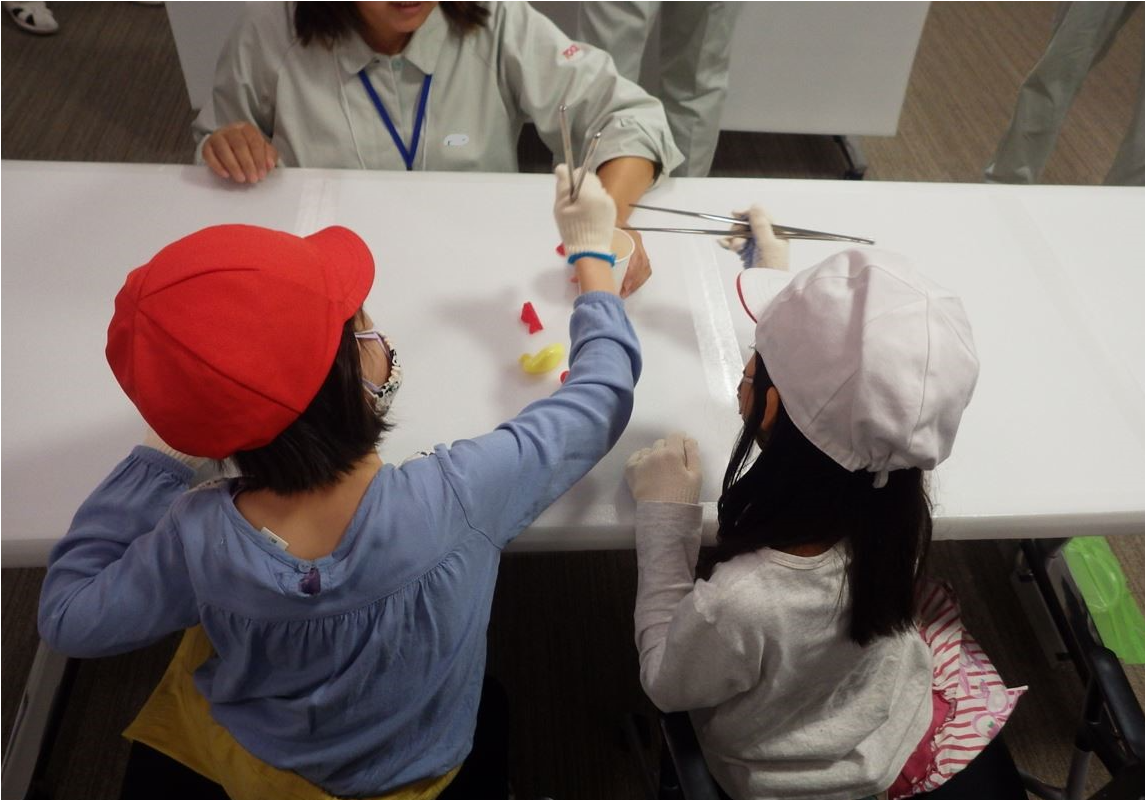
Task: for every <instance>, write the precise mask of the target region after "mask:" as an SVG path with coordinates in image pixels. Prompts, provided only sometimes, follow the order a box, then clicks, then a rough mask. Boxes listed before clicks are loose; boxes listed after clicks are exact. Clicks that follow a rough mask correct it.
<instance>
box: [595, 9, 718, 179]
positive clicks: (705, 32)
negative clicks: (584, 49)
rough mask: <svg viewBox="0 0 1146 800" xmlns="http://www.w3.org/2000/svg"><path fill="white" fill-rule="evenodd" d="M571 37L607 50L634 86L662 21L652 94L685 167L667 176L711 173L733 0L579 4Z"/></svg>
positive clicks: (701, 175) (682, 166) (622, 73)
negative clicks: (660, 104) (574, 35)
mask: <svg viewBox="0 0 1146 800" xmlns="http://www.w3.org/2000/svg"><path fill="white" fill-rule="evenodd" d="M578 6H579V8H578V16H577V38H579V39H581V40H582V41H584V42H586V43H588V44H591V45H593V46H595V47H599V48H601V49H602V50H606V51H608V53H609V54H610V55H612V56H613V61H614V62H616V64H617V71H618V72H620V73H621V75H623V76H625V77H626V78H628V79H629V80H631V81H633V82H636V81H637V80H638V78H639V77H640V73H641V59H642V57H643V56H644V52H645V46H646V44H647V43H648V39H649V35H650V33H651V31H652V27H653V22H654V21H655V19H656V18H657V17H658V16H659V17H660V42H659V48H658V52H657V55H658V58H659V61H660V71H659V73H658V75H657V85H656V86H655V87H653V88H652V92H653V94H654V95H656V96H657V97H658V98H660V100H661V102H663V103H664V106H665V114H666V115H667V116H668V122H669V127H670V128H671V129H672V136H673V140H674V141H675V142H676V145H677V147H679V148H680V150H681V152H682V153H683V154H684V163H683V164H681V166H680V168H679V169H677V170H676V171H675V172H674V173H673V174H675V175H679V176H688V177H703V176H705V175H707V174H708V171H709V169H711V168H712V157H713V156H714V155H715V154H716V141H717V139H718V138H719V136H720V114H721V110H722V109H723V108H724V97H725V95H726V94H727V93H728V62H729V59H730V58H731V54H732V48H731V43H732V31H733V29H734V28H735V26H736V17H737V16H738V15H739V14H740V4H739V3H692V2H680V3H660V2H639V3H618V2H608V3H579V4H578Z"/></svg>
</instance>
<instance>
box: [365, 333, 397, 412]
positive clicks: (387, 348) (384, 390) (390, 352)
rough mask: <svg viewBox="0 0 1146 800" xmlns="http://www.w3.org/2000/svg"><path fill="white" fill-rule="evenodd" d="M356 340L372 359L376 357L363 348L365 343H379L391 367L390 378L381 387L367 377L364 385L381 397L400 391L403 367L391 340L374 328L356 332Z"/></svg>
mask: <svg viewBox="0 0 1146 800" xmlns="http://www.w3.org/2000/svg"><path fill="white" fill-rule="evenodd" d="M354 338H355V339H357V340H358V347H359V349H360V350H363V351H364V352H366V353H367V354H369V357H370V358H374V357H376V356H375V355H374V354H373V353H371V352H370V349H368V348H366V347H364V346H363V342H370V341H373V342H377V343H378V344H379V345H380V346H381V348H382V354H383V355H384V356H385V357H386V363H387V364H388V365H389V367H390V376H389V377H388V378H387V379H386V382H385V383H384V384H382V385H381V386H379V385H378V384H376V383H373V382H371V381H369V380H367V379H366V377H365V376H363V378H362V385H363V386H365V387H366V388H367V389H369V390H370V392H371V394H374V395H377V396H379V397H386V396H388V395H392V394H394V392H396V391H398V387H399V386H401V385H402V367H401V365H400V364H399V363H398V351H397V350H395V349H394V348H393V347H392V346H391V344H390V340H389V339H387V338H386V337H385V336H383V335H382V334H381V333H380V332H378V331H376V330H374V329H373V328H372V329H370V330H368V331H355V332H354Z"/></svg>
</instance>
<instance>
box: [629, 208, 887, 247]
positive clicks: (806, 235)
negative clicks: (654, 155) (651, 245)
mask: <svg viewBox="0 0 1146 800" xmlns="http://www.w3.org/2000/svg"><path fill="white" fill-rule="evenodd" d="M630 205H631V206H632V207H633V208H643V209H644V210H646V211H664V212H667V213H669V214H683V215H684V216H686V217H699V218H701V219H710V220H713V221H714V222H727V223H729V224H731V225H743V226H745V227H747V225H748V220H747V219H739V218H737V217H727V216H724V215H723V214H702V213H700V212H697V211H682V210H680V209H678V208H660V207H659V206H645V205H641V204H639V203H630ZM623 228H624V229H625V230H627V231H641V232H646V231H647V232H653V233H699V234H704V235H708V236H735V235H736V234H735V233H733V232H732V231H729V230H727V229H724V230H714V229H711V228H637V227H633V226H629V225H625V226H623ZM772 232H773V233H775V234H776V236H777V237H778V238H780V239H817V240H821V241H825V242H852V243H854V244H875V241H874V240H873V239H863V238H860V237H859V236H845V235H843V234H841V233H825V232H824V231H811V230H808V229H806V228H792V227H789V226H788V225H773V226H772Z"/></svg>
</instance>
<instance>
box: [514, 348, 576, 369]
mask: <svg viewBox="0 0 1146 800" xmlns="http://www.w3.org/2000/svg"><path fill="white" fill-rule="evenodd" d="M564 358H565V346H564V345H560V344H551V345H549V346H548V347H543V348H541V349H540V350H538V351H537V353H536V354H534V355H530V354H529V353H523V354H522V356H521V358H520V359H518V360H519V361H520V362H521V368H522V369H523V370H525V371H526V372H528V373H529V374H530V375H542V374H544V373H546V372H550V371H552V370H554V369H556V368H557V366H558V365H559V364H560V363H561V361H562V359H564Z"/></svg>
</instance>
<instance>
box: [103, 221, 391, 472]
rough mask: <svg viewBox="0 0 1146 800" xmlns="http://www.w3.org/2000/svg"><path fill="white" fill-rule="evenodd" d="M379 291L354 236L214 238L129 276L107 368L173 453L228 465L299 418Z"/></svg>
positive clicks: (331, 232) (110, 336)
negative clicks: (349, 326)
mask: <svg viewBox="0 0 1146 800" xmlns="http://www.w3.org/2000/svg"><path fill="white" fill-rule="evenodd" d="M373 281H374V259H373V258H372V257H371V255H370V251H369V249H367V247H366V243H365V242H363V241H362V240H361V239H360V238H358V236H357V235H356V234H355V233H353V232H352V231H350V230H348V229H346V228H341V227H330V228H326V229H324V230H321V231H319V232H318V233H315V234H313V235H311V236H307V237H299V236H294V235H292V234H289V233H283V232H281V231H272V230H269V229H267V228H258V227H254V226H251V225H219V226H216V227H212V228H205V229H203V230H201V231H199V232H197V233H193V234H191V235H190V236H187V237H185V238H183V239H180V240H179V241H177V242H175V243H173V244H170V245H168V246H167V247H165V248H163V249H162V250H160V251H159V253H158V254H156V256H155V257H154V258H153V259H151V261H150V262H148V263H147V264H144V265H143V266H142V267H139V268H138V269H135V270H133V271H132V272H131V274H129V275H128V276H127V282H126V283H125V284H124V286H123V288H122V289H120V291H119V294H118V295H117V296H116V298H115V315H114V316H113V317H112V320H111V325H109V326H108V330H107V360H108V363H109V364H111V370H112V372H114V373H115V377H116V380H118V381H119V385H120V386H122V387H123V390H124V391H125V392H126V393H127V396H128V397H130V398H131V401H132V402H133V403H135V406H136V408H138V409H139V412H140V413H141V414H142V415H143V418H144V419H145V420H146V421H147V422H148V424H150V425H151V427H152V428H154V429H155V432H156V433H158V434H159V436H160V437H162V438H163V440H164V441H165V442H167V444H169V445H171V446H172V447H173V448H175V449H176V450H180V451H182V452H185V453H188V454H190V455H196V456H206V457H208V458H226V457H227V456H230V455H232V454H233V453H235V452H236V451H237V450H250V449H252V448H256V447H262V446H263V445H266V444H267V443H269V442H270V441H271V440H272V439H274V438H275V437H276V436H278V435H279V434H280V433H282V431H283V430H285V429H286V428H287V426H289V425H290V424H291V423H292V422H294V421H295V420H296V419H298V417H299V415H300V414H302V412H303V411H304V410H305V409H306V407H307V406H308V405H309V404H310V402H311V400H313V399H314V396H315V395H316V394H317V393H318V390H319V388H321V386H322V384H323V381H325V380H326V376H327V374H328V373H329V372H330V368H331V366H332V365H333V364H334V356H335V353H336V352H337V350H338V343H339V340H340V339H341V337H342V328H343V325H345V323H346V321H347V320H348V319H350V318H351V317H352V316H354V314H355V313H356V312H357V311H358V309H359V308H360V307H361V306H362V302H363V300H365V299H366V295H367V294H368V293H369V291H370V286H371V284H372V283H373Z"/></svg>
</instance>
